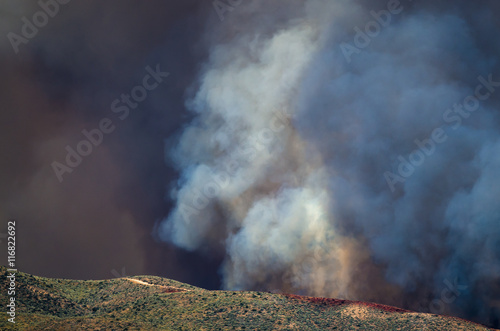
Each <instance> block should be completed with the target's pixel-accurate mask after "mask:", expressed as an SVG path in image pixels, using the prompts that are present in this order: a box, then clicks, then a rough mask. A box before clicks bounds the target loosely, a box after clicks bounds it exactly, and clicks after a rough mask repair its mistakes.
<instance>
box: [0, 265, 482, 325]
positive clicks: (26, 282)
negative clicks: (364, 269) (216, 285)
mask: <svg viewBox="0 0 500 331" xmlns="http://www.w3.org/2000/svg"><path fill="white" fill-rule="evenodd" d="M7 281H8V280H7V274H6V268H5V267H1V268H0V286H2V289H6V288H7V287H8V282H7ZM16 282H17V290H16V303H17V306H16V325H15V327H14V326H13V325H12V323H9V322H7V317H8V316H7V315H6V314H5V313H4V317H3V318H2V319H0V329H1V330H36V331H39V330H488V329H487V328H485V327H483V326H480V325H477V324H474V323H471V322H468V321H464V320H461V319H457V318H450V317H445V316H438V315H432V314H421V313H413V312H409V311H405V310H402V309H398V308H393V307H389V306H382V305H376V304H370V303H363V302H352V301H347V300H334V299H323V298H310V297H302V296H296V295H281V294H271V293H266V292H238V291H207V290H204V289H201V288H197V287H194V286H190V285H187V284H183V283H179V282H176V281H173V280H169V279H164V278H160V277H154V276H136V277H131V278H119V279H111V280H101V281H80V280H65V279H50V278H43V277H37V276H32V275H29V274H25V273H17V275H16ZM0 293H1V295H0V300H1V302H2V303H7V302H8V301H7V300H8V297H7V291H5V290H2V291H1V292H0ZM2 306H4V307H5V304H2ZM4 309H5V308H4Z"/></svg>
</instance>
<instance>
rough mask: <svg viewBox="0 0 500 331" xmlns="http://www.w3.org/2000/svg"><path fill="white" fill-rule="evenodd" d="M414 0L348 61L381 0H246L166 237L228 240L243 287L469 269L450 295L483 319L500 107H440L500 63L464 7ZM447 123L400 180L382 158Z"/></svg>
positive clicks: (179, 155) (360, 288) (406, 282)
mask: <svg viewBox="0 0 500 331" xmlns="http://www.w3.org/2000/svg"><path fill="white" fill-rule="evenodd" d="M293 5H296V6H295V7H294V6H293ZM404 5H405V6H406V4H404ZM276 8H278V9H279V10H276ZM403 9H404V10H406V12H404V13H405V15H400V17H399V16H398V17H397V18H396V17H393V18H392V22H391V24H390V25H388V26H385V27H384V29H381V31H380V33H379V34H377V35H376V36H375V37H373V39H372V40H371V42H370V45H369V47H366V48H364V49H363V50H362V51H361V52H359V54H358V53H356V54H355V56H353V57H352V61H346V58H345V52H343V50H342V49H341V48H340V47H339V45H341V44H342V43H345V42H346V41H347V42H350V41H351V40H352V38H353V35H354V33H355V32H354V31H356V30H354V29H353V25H356V24H361V23H360V22H363V19H367V18H369V16H368V15H367V13H368V12H369V11H370V10H371V8H369V9H363V7H361V6H359V5H358V4H356V3H355V2H346V1H341V0H337V1H326V0H325V1H321V0H310V1H296V2H290V3H288V5H286V4H284V2H279V1H269V2H266V3H264V2H262V1H253V2H252V3H251V4H249V5H248V6H244V5H242V6H241V7H238V10H240V12H239V13H237V12H234V13H232V14H231V15H234V17H235V20H238V19H239V22H241V24H242V28H241V29H237V32H239V34H234V33H229V36H228V37H226V39H228V40H225V41H224V43H217V44H214V45H212V48H211V53H210V54H211V55H210V60H209V61H208V63H207V64H206V67H205V70H204V71H203V72H202V74H201V76H200V82H201V85H200V88H199V90H198V92H197V94H196V96H195V97H194V98H193V99H192V100H191V101H190V102H189V103H188V106H189V108H190V109H191V110H192V111H194V112H195V113H196V114H197V117H196V119H195V120H194V121H193V122H192V123H191V124H190V125H189V126H188V127H187V128H186V129H185V130H184V132H183V134H182V137H181V139H180V142H179V145H178V147H177V148H176V149H175V150H174V151H172V157H173V159H174V161H175V162H176V164H177V165H178V166H179V167H180V168H182V169H183V177H182V180H181V181H180V183H179V186H178V189H176V190H174V191H173V192H172V198H173V199H174V200H176V201H177V207H176V209H175V210H174V211H173V212H172V213H171V215H170V216H169V217H168V218H167V219H166V220H165V221H164V222H163V224H162V228H161V235H162V236H163V238H164V239H165V240H169V241H172V242H174V243H176V244H177V245H179V246H181V247H184V248H186V249H189V250H204V249H208V250H210V249H212V250H220V249H224V250H225V254H226V261H225V264H224V267H223V276H224V286H225V287H226V288H231V289H252V288H267V289H273V287H280V289H281V290H284V291H294V292H300V293H307V294H313V295H322V296H337V297H347V298H350V299H364V300H367V299H371V300H377V301H379V302H385V303H392V304H399V305H406V306H409V305H411V303H409V302H408V298H412V300H424V301H425V300H426V301H430V300H432V299H433V298H434V297H435V296H436V295H437V294H438V293H439V292H440V291H441V289H442V285H441V284H442V283H443V281H444V280H445V279H448V278H450V279H457V278H458V279H460V281H465V282H467V285H468V289H469V290H468V292H467V293H466V294H463V295H462V296H461V297H460V298H459V299H457V300H456V302H453V304H450V306H449V307H448V308H447V312H450V311H451V312H455V313H457V314H461V315H462V316H464V315H470V316H473V317H476V318H480V319H482V320H486V319H487V318H488V317H487V316H488V314H489V313H488V312H481V313H479V312H477V311H471V307H473V306H474V305H478V302H481V304H480V305H481V307H484V308H485V309H486V307H492V306H491V305H492V302H493V300H494V295H498V292H490V293H488V292H485V291H484V290H483V287H480V286H479V285H478V284H479V283H480V282H483V284H484V282H486V283H487V284H493V282H495V281H498V279H499V277H500V264H499V263H498V261H499V257H500V251H499V249H498V247H500V246H499V243H500V233H499V231H498V226H497V225H496V224H498V221H499V220H500V207H499V206H500V203H498V202H499V201H498V199H499V198H498V197H500V195H499V194H498V193H499V187H500V185H499V184H500V182H499V180H498V177H496V176H495V174H496V170H497V169H498V166H499V165H500V161H499V158H498V151H499V147H498V146H499V145H498V144H499V143H498V142H499V141H500V130H499V127H500V126H498V124H499V118H498V112H497V111H495V110H494V108H491V103H492V102H494V99H492V100H489V101H485V102H483V103H482V104H481V107H480V110H477V111H475V112H473V113H471V114H470V115H471V116H470V118H469V117H468V118H467V120H465V119H464V121H463V122H462V123H461V125H460V126H459V128H454V127H452V126H450V122H449V121H446V117H445V116H443V114H445V113H446V111H447V109H449V108H450V107H453V105H454V104H456V103H458V102H460V101H461V100H463V99H464V97H465V96H467V95H473V94H474V87H475V86H476V85H477V83H478V81H477V77H478V76H480V75H483V76H484V77H486V76H487V75H488V74H489V73H491V72H494V71H495V66H494V65H495V64H496V63H495V61H494V60H492V58H491V57H490V56H489V55H488V54H485V53H483V52H482V51H481V50H480V49H479V48H478V47H477V45H476V44H475V40H474V37H473V31H472V29H473V27H471V26H470V25H469V23H468V22H467V21H465V20H464V19H463V18H462V17H461V16H460V15H459V13H454V14H443V13H436V14H434V13H432V12H425V11H423V12H418V11H417V12H413V11H410V9H409V8H403ZM258 10H260V12H261V16H256V13H257V12H258ZM269 17H271V18H273V17H274V18H275V21H272V20H270V19H269ZM485 24H486V23H485ZM361 26H362V24H361ZM243 28H245V29H247V30H244V29H243ZM229 30H230V32H234V29H229ZM212 37H213V36H212ZM213 38H215V37H213ZM496 78H498V79H500V76H498V77H496ZM436 128H442V129H443V130H444V132H445V134H446V137H447V141H446V142H445V143H442V144H440V145H436V146H435V149H434V152H433V153H434V154H432V155H429V157H428V158H427V159H426V160H425V162H422V164H420V165H419V166H418V167H417V168H416V169H415V171H414V173H413V174H412V175H411V176H409V177H408V178H405V180H404V181H402V182H401V183H398V184H399V186H398V189H397V191H396V192H392V191H391V190H390V188H389V186H388V183H387V179H386V177H384V174H385V173H386V172H387V171H395V168H397V166H398V162H399V161H398V160H400V157H403V158H404V156H407V155H410V154H411V153H412V151H413V150H415V149H416V148H417V147H418V146H415V140H416V139H419V140H424V139H425V138H426V137H429V136H431V134H432V132H433V131H434V130H435V129H436ZM221 247H222V248H221ZM410 300H411V299H410Z"/></svg>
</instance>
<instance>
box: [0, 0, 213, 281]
mask: <svg viewBox="0 0 500 331" xmlns="http://www.w3.org/2000/svg"><path fill="white" fill-rule="evenodd" d="M38 11H40V6H39V5H38V3H37V2H36V1H3V2H2V5H1V6H0V15H1V18H0V22H1V25H0V31H1V35H2V42H1V43H0V57H1V60H0V73H1V74H2V79H1V89H0V99H1V100H2V105H3V110H2V111H1V112H0V132H1V135H2V141H1V143H0V149H1V151H2V154H1V155H2V158H1V160H0V167H1V168H0V169H1V170H0V182H1V186H0V187H1V188H0V197H1V199H0V217H1V219H3V220H4V221H2V224H7V220H8V219H9V218H15V219H17V221H18V223H17V224H18V231H17V240H18V246H17V254H18V263H19V268H20V270H23V271H25V272H30V273H33V274H37V275H41V276H50V277H65V278H78V279H89V278H93V279H96V278H98V279H102V278H111V277H114V276H116V272H118V273H121V272H122V269H123V268H125V272H126V273H127V274H129V275H133V274H157V275H162V276H166V277H170V278H175V279H179V280H183V281H186V282H190V283H194V284H198V285H200V286H204V287H207V288H218V287H219V285H220V281H219V276H218V274H217V268H218V264H219V262H220V261H217V260H216V259H215V258H212V257H207V256H201V255H200V254H197V253H186V252H183V251H181V250H179V249H178V248H175V247H174V246H173V245H167V244H165V243H160V242H155V241H154V240H152V236H151V232H152V230H153V228H154V224H155V222H156V221H157V220H158V219H161V217H163V215H165V214H166V213H167V212H168V210H169V205H168V204H167V203H166V202H165V199H164V196H165V187H166V185H165V183H167V182H169V181H172V180H173V179H174V178H175V176H176V172H175V171H174V170H173V169H171V168H169V167H168V166H167V165H166V164H165V159H164V139H165V138H167V137H168V136H169V135H171V134H172V133H174V132H175V131H176V130H177V129H178V128H179V127H180V126H181V125H182V123H183V121H184V120H185V119H186V118H188V117H189V115H187V114H185V113H184V111H183V104H184V93H185V90H186V88H187V87H188V86H189V84H191V82H192V80H193V77H194V75H195V73H196V68H197V64H198V62H199V61H200V59H203V58H204V57H205V53H204V51H203V50H202V49H200V48H197V47H196V44H197V42H198V39H199V37H198V34H199V31H201V30H202V29H203V26H204V22H205V20H206V18H205V16H206V15H209V14H214V15H215V13H213V11H212V8H211V7H209V6H207V5H205V4H202V3H201V2H200V1H182V2H169V3H167V2H164V1H151V2H148V3H142V2H138V1H107V2H101V1H71V2H69V3H68V4H65V5H61V6H60V9H59V13H58V14H57V15H55V17H53V18H50V20H49V21H48V23H47V24H46V25H45V26H43V27H42V28H40V29H39V31H38V34H37V35H36V36H34V37H33V38H31V39H29V41H28V43H27V44H20V45H19V52H18V53H17V54H16V53H15V52H14V49H13V48H12V46H11V44H10V42H9V39H8V38H7V34H8V33H9V32H14V33H17V34H20V33H21V28H22V25H23V22H22V20H21V19H22V17H23V16H25V17H26V18H27V19H29V20H31V19H32V17H33V15H34V14H35V13H36V12H38ZM156 64H159V65H160V67H161V69H162V70H164V71H168V72H170V76H169V78H167V79H166V80H165V81H164V82H163V83H162V84H161V85H160V86H159V87H158V88H157V89H155V90H154V91H152V92H150V94H149V96H148V98H147V99H146V100H145V101H144V102H142V103H141V104H140V106H139V107H138V108H137V109H135V110H134V111H131V113H130V116H129V117H128V118H127V119H126V120H124V121H120V120H119V119H118V115H117V114H114V113H112V112H111V109H110V105H111V103H112V101H113V100H114V99H115V98H118V97H119V96H120V94H122V93H129V92H130V90H131V88H132V87H134V86H136V85H137V84H139V83H141V82H142V78H143V77H144V75H145V70H144V68H145V67H146V66H148V65H149V66H151V67H153V68H154V67H155V66H156ZM105 117H108V118H110V119H112V120H113V123H114V124H115V126H116V129H115V131H114V132H112V133H111V134H109V135H106V136H105V137H104V140H103V143H102V144H101V145H99V146H98V147H96V148H94V150H93V152H92V154H91V155H89V156H87V157H85V158H84V160H83V162H82V164H81V165H80V166H78V167H76V168H75V169H74V171H73V172H72V173H71V174H64V175H63V177H64V180H63V182H62V183H59V181H58V179H57V177H56V176H55V174H54V172H53V169H52V168H51V164H52V162H54V161H58V162H64V159H65V156H66V150H65V147H66V146H67V145H69V146H71V147H73V148H75V146H76V144H77V143H78V142H79V141H81V140H82V139H83V138H84V137H83V135H82V133H81V132H82V130H84V129H86V130H91V129H94V128H96V127H98V125H99V121H100V120H101V119H103V118H105ZM5 230H6V229H3V228H0V232H5ZM4 244H5V241H4V242H3V243H2V245H4ZM113 270H115V271H116V272H115V273H113V272H112V271H113ZM200 274H204V275H205V276H204V277H198V275H200Z"/></svg>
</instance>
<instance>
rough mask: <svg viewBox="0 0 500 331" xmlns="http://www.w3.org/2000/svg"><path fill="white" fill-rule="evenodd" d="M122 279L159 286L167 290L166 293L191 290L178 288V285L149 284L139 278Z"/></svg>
mask: <svg viewBox="0 0 500 331" xmlns="http://www.w3.org/2000/svg"><path fill="white" fill-rule="evenodd" d="M124 279H125V280H128V281H130V282H132V283H136V284H140V285H145V286H156V287H159V288H161V289H163V291H164V292H167V293H174V292H185V291H191V290H186V289H183V288H178V287H173V286H164V285H156V284H150V283H146V282H143V281H142V280H139V279H133V278H124Z"/></svg>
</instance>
